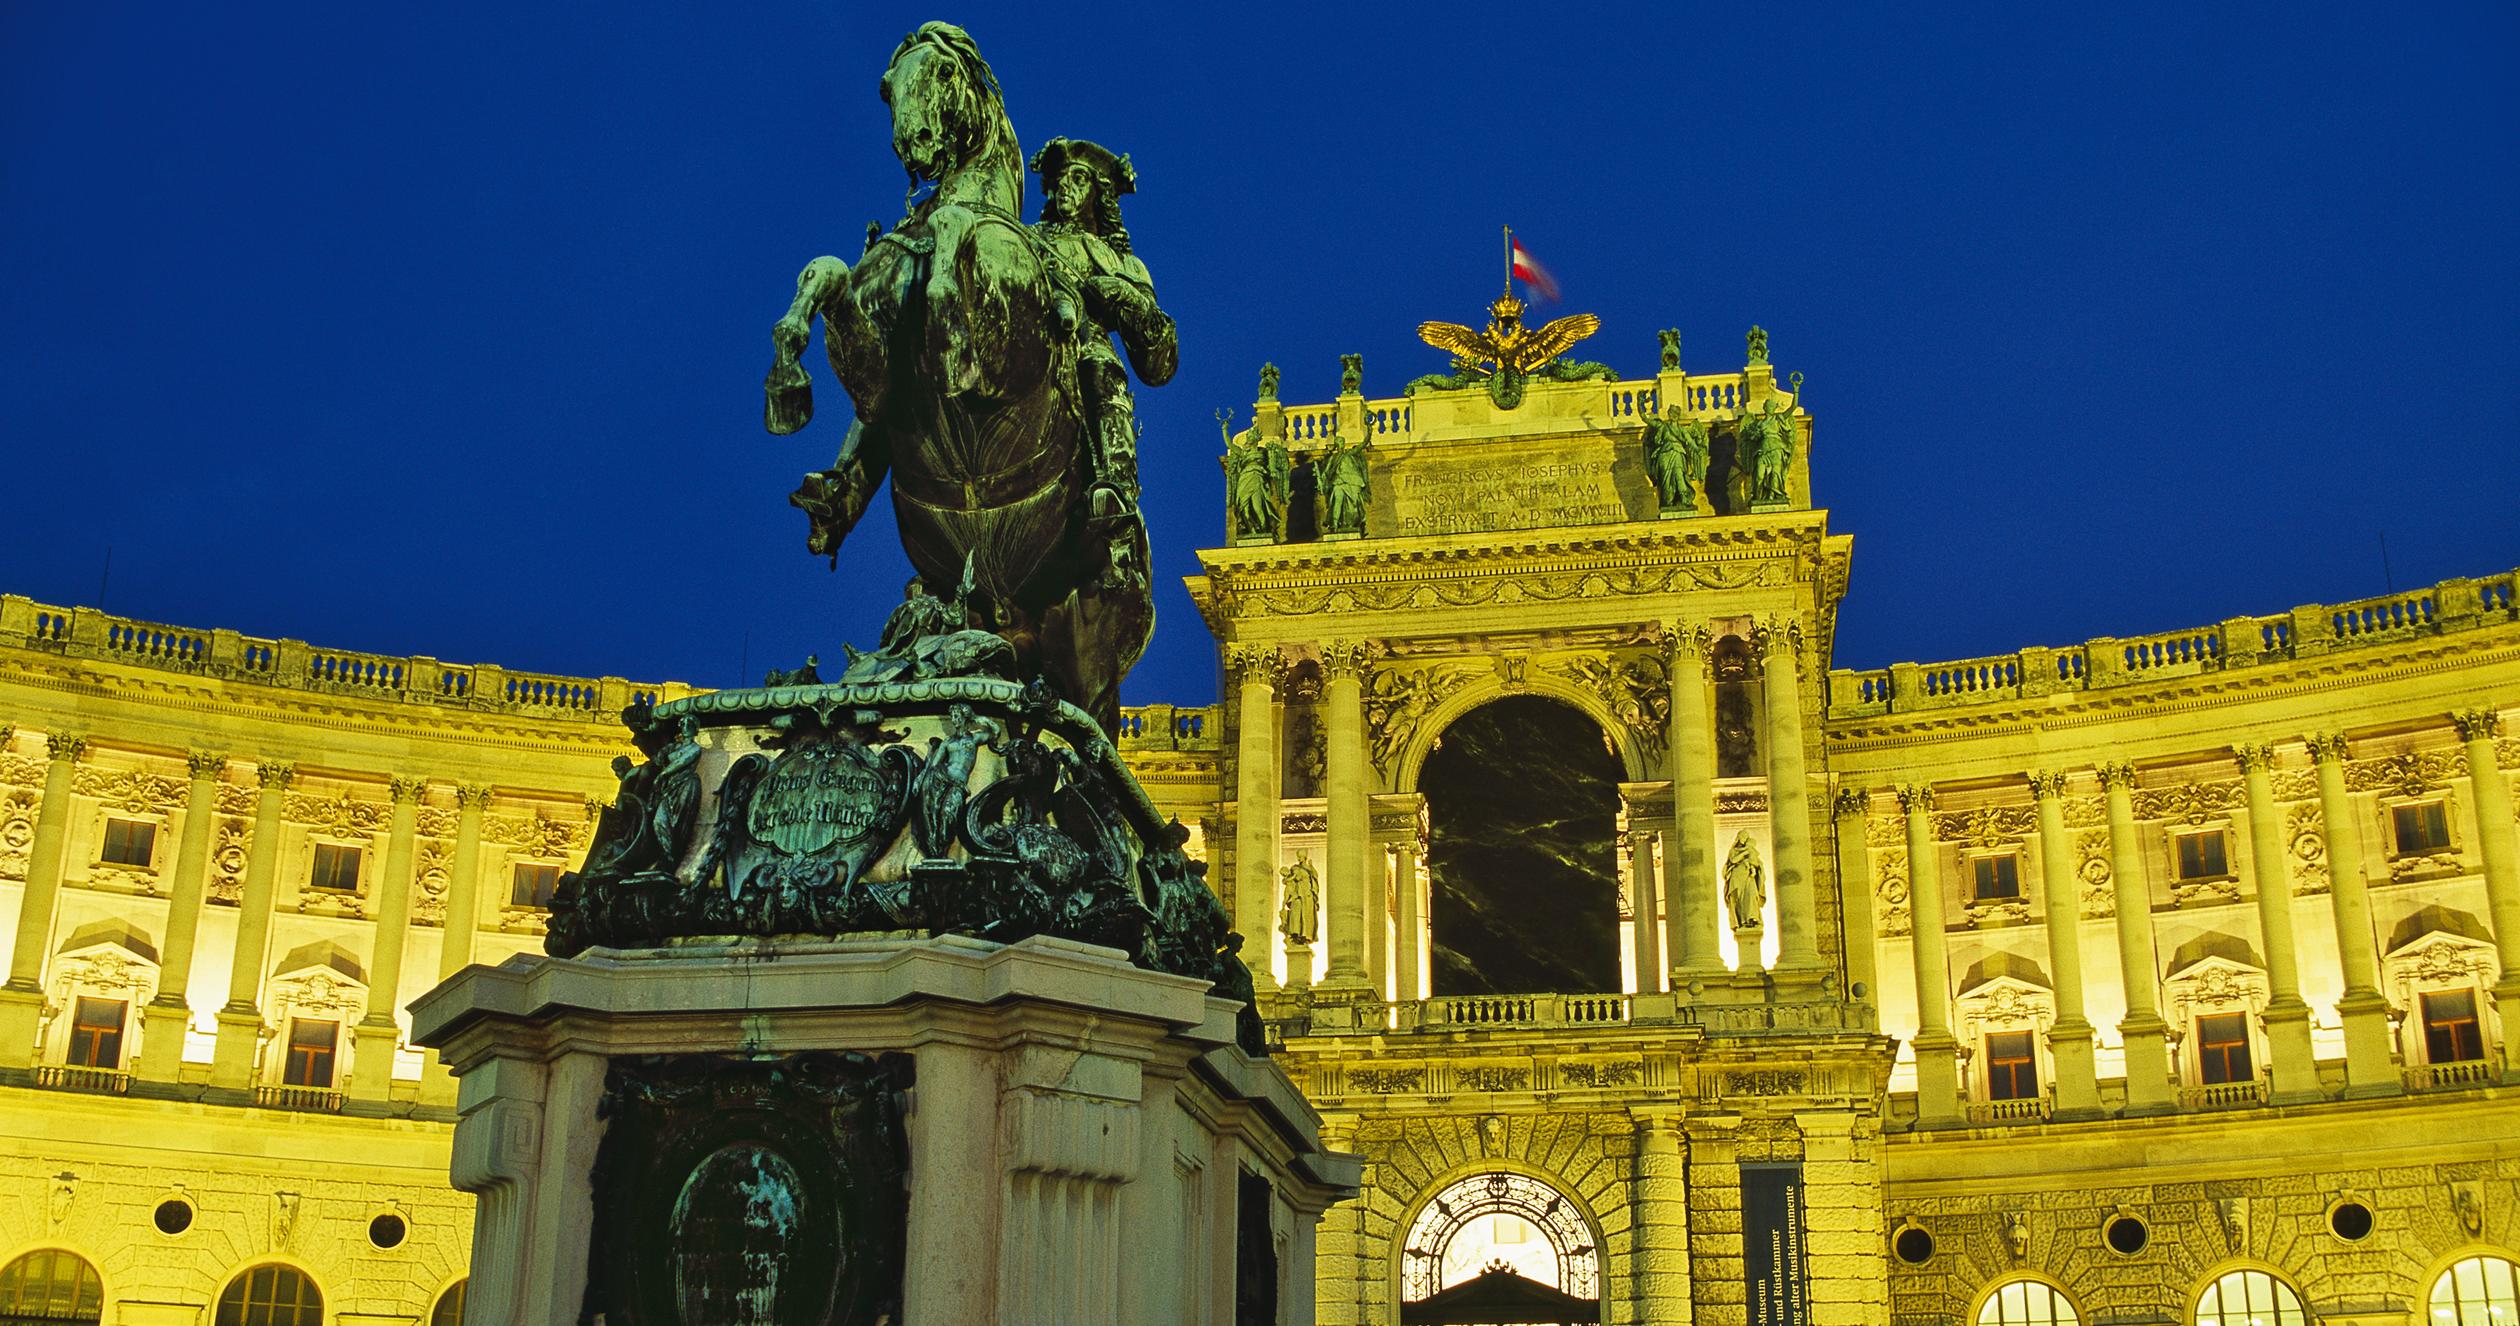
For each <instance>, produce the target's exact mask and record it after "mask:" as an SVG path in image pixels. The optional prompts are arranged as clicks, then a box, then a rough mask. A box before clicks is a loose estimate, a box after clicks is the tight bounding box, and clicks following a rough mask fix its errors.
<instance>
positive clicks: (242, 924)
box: [210, 760, 295, 1091]
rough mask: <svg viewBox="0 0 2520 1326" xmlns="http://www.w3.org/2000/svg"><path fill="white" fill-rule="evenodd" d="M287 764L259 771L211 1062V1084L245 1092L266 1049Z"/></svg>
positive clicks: (270, 763) (263, 765)
mask: <svg viewBox="0 0 2520 1326" xmlns="http://www.w3.org/2000/svg"><path fill="white" fill-rule="evenodd" d="M294 773H295V770H293V769H292V768H291V767H290V766H289V765H288V764H287V763H286V762H284V761H280V760H263V761H260V762H258V763H257V764H256V765H255V766H254V780H255V782H257V783H258V784H260V785H261V790H260V791H259V792H257V793H256V794H255V797H254V832H253V837H252V838H251V839H249V840H248V841H247V843H246V847H245V896H244V897H243V898H241V899H239V900H238V905H237V909H236V948H235V951H234V952H232V953H230V954H229V955H228V1000H227V1003H226V1004H225V1005H224V1006H222V1007H221V1008H220V1009H219V1045H218V1048H217V1049H216V1050H215V1051H213V1052H212V1055H211V1060H210V1085H212V1086H214V1087H223V1088H225V1089H227V1090H230V1091H243V1090H245V1089H246V1088H247V1087H250V1086H252V1085H253V1083H254V1052H255V1051H256V1050H257V1049H259V1048H260V1047H261V1045H262V1033H263V1015H262V1006H261V1004H260V1003H259V1002H258V1001H259V1000H260V999H261V996H262V982H263V950H264V949H265V948H266V947H268V946H269V944H270V942H271V909H272V895H273V891H274V890H273V885H274V883H275V881H277V880H278V878H279V875H280V819H281V814H282V812H283V810H284V809H285V808H286V804H287V793H288V790H289V779H290V778H291V776H292V775H293V774H294Z"/></svg>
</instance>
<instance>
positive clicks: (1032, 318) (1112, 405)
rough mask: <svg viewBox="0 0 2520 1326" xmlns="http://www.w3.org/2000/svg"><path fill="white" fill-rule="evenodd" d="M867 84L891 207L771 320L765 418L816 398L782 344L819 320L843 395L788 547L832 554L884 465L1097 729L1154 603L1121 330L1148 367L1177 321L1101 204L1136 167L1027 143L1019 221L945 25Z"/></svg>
mask: <svg viewBox="0 0 2520 1326" xmlns="http://www.w3.org/2000/svg"><path fill="white" fill-rule="evenodd" d="M882 92H883V98H884V101H885V104H886V105H888V106H889V107H890V108H891V111H892V141H893V150H894V152H895V154H896V155H898V156H899V157H900V158H901V163H902V166H903V168H904V169H906V170H907V171H908V172H909V175H910V179H911V182H912V188H911V197H910V205H909V208H908V211H907V213H906V214H905V215H904V216H903V217H902V218H901V220H900V221H899V222H897V223H896V224H895V225H894V226H893V228H892V229H891V230H890V231H883V230H881V228H880V227H874V228H870V240H869V242H868V245H867V248H866V252H865V254H864V256H863V257H861V258H860V259H859V261H858V263H857V265H856V266H855V267H851V266H849V265H848V264H847V263H844V262H842V261H841V260H840V259H838V258H834V257H821V258H816V259H814V260H813V261H812V262H810V263H808V264H806V266H805V270H804V271H803V272H802V273H800V274H799V276H798V277H797V283H796V297H795V299H794V301H793V302H791V303H790V305H789V307H788V311H787V313H786V315H785V316H783V317H781V318H780V319H779V321H778V324H777V326H776V327H775V328H774V329H773V332H772V338H771V339H772V343H773V346H774V349H775V351H776V354H775V358H774V361H773V363H772V367H771V370H770V376H769V378H768V381H767V382H766V383H765V388H766V392H767V397H768V399H767V404H766V407H765V422H766V423H767V425H768V427H769V429H770V431H772V432H774V433H791V432H794V431H796V430H797V429H799V428H802V427H804V426H805V424H806V422H807V421H808V420H809V419H810V418H811V417H812V412H813V398H812V387H811V384H810V380H809V378H808V376H807V374H806V372H805V370H804V367H803V366H802V364H801V363H800V362H799V361H800V358H801V356H802V355H803V353H804V350H805V347H806V345H807V343H808V341H809V340H810V339H811V336H812V331H813V324H814V322H815V320H817V319H820V320H821V322H822V324H823V348H824V350H825V351H826V353H827V355H828V358H829V359H830V362H831V369H832V372H833V374H834V375H835V376H836V377H838V378H839V380H840V384H841V386H843V387H844V388H846V389H847V390H848V393H849V398H850V401H851V403H852V404H853V405H854V406H855V407H856V419H855V421H854V422H853V423H852V424H851V425H850V428H849V433H848V436H847V438H846V439H845V440H844V441H843V442H842V443H841V446H840V454H839V456H838V458H837V459H835V460H834V461H833V463H832V465H831V466H830V467H829V468H827V469H824V470H820V471H817V472H815V473H813V474H809V475H807V476H806V478H805V481H804V483H803V484H802V485H801V486H800V487H799V488H798V490H797V491H796V493H795V494H794V495H793V496H792V497H791V498H790V501H791V502H792V503H794V504H795V505H796V506H798V507H800V508H802V509H803V510H804V511H805V512H806V514H807V516H808V517H809V520H810V525H809V529H808V534H807V546H808V547H809V548H811V549H812V550H813V551H814V552H816V553H818V554H825V555H831V556H833V558H834V561H835V564H836V562H837V550H838V548H839V546H840V543H841V541H842V540H843V539H845V538H846V537H847V536H848V533H849V531H850V530H851V529H852V528H854V527H855V525H856V523H857V521H858V518H859V517H860V516H862V515H863V514H864V513H865V510H866V507H867V505H868V504H869V503H870V502H871V501H872V500H873V499H874V495H875V490H876V489H877V488H878V487H879V486H881V485H882V484H883V482H884V481H885V479H886V478H887V476H889V477H890V479H891V483H892V495H893V511H894V515H895V517H896V519H897V522H898V524H899V526H900V530H901V540H902V546H903V548H904V550H905V551H906V552H908V553H909V556H910V561H911V563H912V564H913V565H914V566H916V567H917V568H918V570H919V572H920V574H921V575H923V576H925V577H927V578H928V579H930V580H932V581H936V582H938V583H944V582H947V581H950V580H952V579H954V578H955V577H956V576H957V575H960V574H961V573H963V572H964V570H965V568H966V567H968V568H969V569H970V574H971V578H972V581H973V590H974V592H973V594H972V597H971V606H972V609H973V611H974V613H975V615H976V622H977V624H978V625H979V626H981V627H982V628H984V629H987V630H991V631H995V632H998V633H999V634H1001V635H1003V636H1004V637H1005V638H1006V639H1007V640H1008V642H1009V643H1010V644H1012V645H1013V646H1014V647H1015V650H1016V653H1017V655H1018V659H1019V664H1020V666H1022V667H1023V668H1024V669H1025V670H1027V671H1032V670H1038V671H1039V672H1040V673H1041V674H1042V675H1044V676H1046V677H1048V678H1049V679H1050V681H1051V682H1052V684H1053V685H1054V686H1056V687H1057V689H1058V690H1059V692H1060V693H1061V694H1062V695H1063V696H1064V697H1066V698H1068V699H1070V700H1072V701H1074V702H1075V703H1077V704H1078V705H1080V706H1082V707H1083V708H1084V709H1085V710H1086V711H1087V712H1089V713H1091V714H1093V715H1094V716H1095V717H1096V719H1097V720H1099V721H1100V722H1102V723H1103V725H1104V726H1105V727H1106V728H1107V729H1108V728H1116V726H1117V724H1118V722H1119V715H1120V680H1121V678H1122V677H1123V676H1124V675H1126V674H1127V672H1128V670H1129V668H1130V666H1131V665H1132V664H1134V663H1135V662H1136V661H1137V659H1138V656H1139V655H1140V654H1142V653H1144V652H1145V649H1146V643H1147V640H1148V639H1149V638H1150V636H1151V633H1152V632H1153V629H1154V620H1155V615H1154V597H1153V587H1152V583H1151V581H1150V579H1149V574H1148V567H1147V548H1146V530H1145V522H1144V520H1143V518H1142V516H1141V515H1140V513H1139V511H1138V506H1137V501H1138V480H1137V432H1136V422H1135V411H1134V409H1133V408H1132V406H1131V402H1130V393H1129V387H1128V380H1127V375H1126V373H1125V372H1124V371H1123V369H1122V367H1121V351H1124V352H1125V353H1126V356H1127V360H1128V364H1129V366H1130V367H1132V368H1134V369H1135V370H1136V372H1137V375H1138V377H1139V379H1140V380H1141V381H1144V382H1146V383H1147V384H1149V385H1161V384H1162V383H1164V382H1166V381H1169V380H1170V379H1171V377H1172V374H1173V368H1174V364H1175V345H1174V336H1173V326H1172V320H1171V319H1170V318H1169V317H1167V316H1166V315H1165V314H1164V312H1163V310H1162V309H1161V308H1159V307H1158V306H1157V305H1156V303H1155V295H1154V285H1153V282H1152V280H1151V279H1150V278H1149V276H1148V274H1147V269H1146V265H1145V263H1144V262H1142V261H1140V260H1139V259H1138V258H1137V257H1135V256H1134V254H1133V253H1132V252H1131V250H1130V245H1129V237H1128V232H1127V230H1126V229H1125V228H1124V227H1123V226H1122V225H1121V222H1120V214H1119V200H1120V198H1121V197H1123V196H1124V195H1127V194H1129V193H1131V192H1133V191H1134V190H1135V188H1136V183H1137V174H1136V171H1135V170H1134V169H1133V168H1132V167H1131V166H1130V164H1129V161H1128V159H1127V158H1126V157H1123V156H1120V155H1117V154H1115V153H1113V152H1111V151H1110V150H1109V149H1107V148H1104V147H1102V146H1100V145H1098V144H1094V143H1086V142H1079V141H1074V140H1069V139H1052V140H1051V141H1050V142H1049V143H1048V144H1046V145H1045V146H1044V147H1043V148H1042V150H1041V151H1040V152H1039V153H1037V154H1035V156H1034V157H1033V159H1032V165H1033V168H1034V169H1036V170H1038V171H1039V172H1041V175H1042V183H1043V189H1044V193H1045V198H1046V201H1045V203H1044V205H1043V208H1042V217H1041V221H1040V223H1039V224H1038V225H1035V226H1027V225H1025V224H1024V223H1023V221H1022V219H1021V216H1020V209H1021V207H1022V204H1023V197H1024V169H1025V160H1024V156H1023V154H1022V152H1021V150H1020V149H1019V147H1018V146H1017V143H1016V139H1015V130H1014V127H1013V125H1012V124H1011V123H1010V122H1009V120H1008V119H1007V114H1006V108H1005V103H1004V99H1003V97H1002V95H1001V94H1000V92H999V89H998V82H997V76H996V75H995V74H994V73H993V72H992V71H991V70H990V68H989V65H988V62H987V61H985V60H983V59H981V58H980V52H979V48H978V47H977V46H976V45H974V44H973V42H972V40H971V38H970V37H969V36H968V35H967V34H965V33H964V32H963V31H962V30H961V29H960V28H957V27H954V26H952V25H950V24H945V23H929V24H926V25H923V26H922V27H920V28H919V29H918V31H916V32H913V33H912V34H910V36H909V37H908V38H907V39H905V40H904V41H903V42H902V43H901V46H900V48H899V49H898V50H896V51H895V52H894V53H893V58H892V61H891V63H890V65H889V66H887V68H886V69H885V71H884V76H883V82H882ZM930 186H933V187H932V188H931V187H930ZM1115 335H1116V336H1117V337H1118V339H1119V342H1120V346H1121V351H1115V350H1114V349H1113V348H1112V338H1113V337H1114V336H1115Z"/></svg>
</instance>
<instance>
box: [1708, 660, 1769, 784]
mask: <svg viewBox="0 0 2520 1326" xmlns="http://www.w3.org/2000/svg"><path fill="white" fill-rule="evenodd" d="M1758 773H1759V734H1758V732H1757V731H1756V730H1754V729H1753V728H1752V727H1751V704H1750V683H1748V682H1746V681H1718V682H1716V683H1715V776H1716V777H1718V778H1751V777H1755V776H1757V775H1758Z"/></svg>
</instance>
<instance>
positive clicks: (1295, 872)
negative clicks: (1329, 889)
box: [1278, 852, 1321, 944]
mask: <svg viewBox="0 0 2520 1326" xmlns="http://www.w3.org/2000/svg"><path fill="white" fill-rule="evenodd" d="M1278 882H1279V885H1280V887H1281V888H1282V889H1283V890H1284V892H1285V895H1286V901H1285V902H1283V903H1281V904H1280V905H1279V907H1278V931H1279V932H1280V933H1281V934H1284V935H1285V936H1286V942H1287V943H1289V944H1309V943H1311V942H1313V929H1314V922H1315V920H1316V919H1318V918H1319V917H1320V915H1321V876H1320V875H1319V874H1317V873H1316V872H1315V871H1314V870H1313V863H1312V856H1311V854H1309V853H1306V852H1297V853H1296V854H1295V864H1293V865H1291V866H1288V867H1286V868H1285V869H1284V870H1281V871H1279V872H1278Z"/></svg>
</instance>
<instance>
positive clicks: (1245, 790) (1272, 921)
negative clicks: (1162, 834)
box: [1225, 645, 1286, 990]
mask: <svg viewBox="0 0 2520 1326" xmlns="http://www.w3.org/2000/svg"><path fill="white" fill-rule="evenodd" d="M1225 665H1226V667H1227V668H1228V669H1229V670H1230V671H1232V672H1233V673H1234V674H1235V676H1236V677H1237V679H1238V681H1239V685H1238V687H1237V701H1236V708H1235V711H1234V713H1235V722H1236V723H1237V724H1238V725H1239V727H1238V728H1237V735H1236V738H1235V744H1234V765H1235V769H1234V928H1235V929H1236V930H1238V931H1241V932H1242V937H1243V961H1245V962H1247V963H1249V964H1251V981H1252V984H1253V985H1254V986H1255V987H1256V988H1258V989H1260V990H1270V989H1274V988H1276V985H1277V975H1276V963H1275V962H1274V960H1273V959H1274V955H1275V953H1276V950H1277V944H1276V936H1277V858H1278V778H1279V776H1280V775H1279V772H1278V750H1277V746H1278V743H1277V682H1278V678H1279V676H1280V675H1282V674H1283V673H1284V672H1285V669H1286V662H1285V659H1284V657H1283V656H1282V655H1280V654H1279V653H1278V651H1277V646H1275V645H1267V646H1260V645H1232V646H1228V647H1227V649H1226V651H1225Z"/></svg>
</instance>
